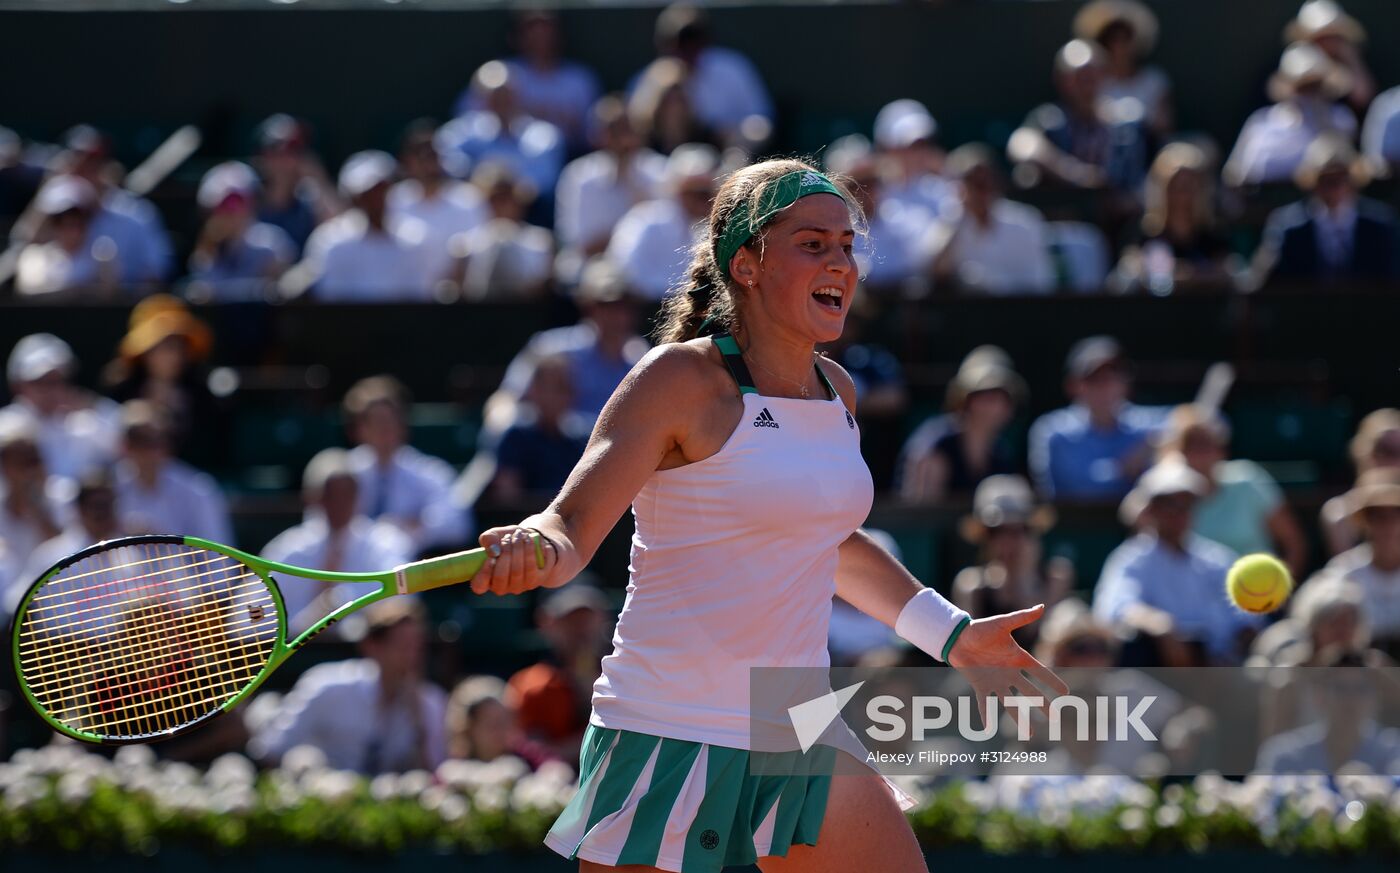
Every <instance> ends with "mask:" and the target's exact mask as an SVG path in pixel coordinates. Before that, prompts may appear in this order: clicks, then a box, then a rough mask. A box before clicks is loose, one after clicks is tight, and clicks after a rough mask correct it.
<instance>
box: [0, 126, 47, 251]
mask: <svg viewBox="0 0 1400 873" xmlns="http://www.w3.org/2000/svg"><path fill="white" fill-rule="evenodd" d="M43 181H44V168H43V167H42V166H41V165H39V164H37V163H36V162H35V161H33V160H32V159H31V158H30V157H29V156H27V155H26V154H25V148H24V142H23V141H22V140H21V139H20V138H19V134H17V133H15V132H14V131H13V130H10V129H9V128H8V127H3V126H0V239H7V238H8V237H9V235H10V228H11V226H12V225H13V224H14V222H15V219H17V218H19V216H20V214H21V213H22V212H24V207H25V205H26V204H28V203H29V201H30V200H33V199H34V195H35V194H37V193H38V192H39V186H40V184H42V183H43Z"/></svg>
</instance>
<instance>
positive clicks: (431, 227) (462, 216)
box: [388, 179, 491, 281]
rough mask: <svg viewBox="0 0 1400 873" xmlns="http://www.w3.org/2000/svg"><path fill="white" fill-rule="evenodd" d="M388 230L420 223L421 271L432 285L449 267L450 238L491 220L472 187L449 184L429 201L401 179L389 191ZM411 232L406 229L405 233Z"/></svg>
mask: <svg viewBox="0 0 1400 873" xmlns="http://www.w3.org/2000/svg"><path fill="white" fill-rule="evenodd" d="M388 209H389V226H390V227H393V228H398V226H399V224H400V223H402V222H404V221H406V220H407V221H408V222H409V224H410V225H411V224H412V223H413V222H415V221H416V222H421V223H422V225H423V227H424V229H425V231H426V233H425V235H424V238H423V248H424V254H423V257H424V259H425V267H424V270H425V272H426V273H427V275H428V276H429V277H431V278H432V279H433V280H434V281H437V280H439V279H442V278H443V277H445V276H446V275H447V274H448V271H449V270H450V269H451V267H452V247H451V242H452V238H453V237H455V236H457V235H458V234H463V233H467V232H468V231H471V230H475V229H476V228H478V227H480V226H481V225H483V224H485V223H486V222H487V221H488V220H489V219H490V218H491V210H490V209H489V208H488V207H487V205H486V198H485V197H482V196H481V192H480V191H478V190H477V189H476V187H475V186H474V185H471V184H468V183H466V182H449V183H447V184H446V185H445V186H444V187H443V188H442V189H441V190H440V191H438V193H437V194H435V195H433V196H432V197H425V196H423V186H422V185H421V184H420V183H419V182H418V181H416V180H414V179H404V180H403V181H402V182H399V183H398V184H397V185H395V186H394V187H393V188H390V189H389V204H388ZM405 230H406V231H407V232H408V233H412V232H413V228H412V227H411V226H410V227H408V228H406V229H405Z"/></svg>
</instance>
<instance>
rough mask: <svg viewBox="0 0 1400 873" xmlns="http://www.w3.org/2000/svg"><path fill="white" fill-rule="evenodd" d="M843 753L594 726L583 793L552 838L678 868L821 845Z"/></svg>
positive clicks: (557, 845)
mask: <svg viewBox="0 0 1400 873" xmlns="http://www.w3.org/2000/svg"><path fill="white" fill-rule="evenodd" d="M759 756H764V758H765V760H763V761H761V762H758V761H756V759H757V758H758V757H759ZM776 759H787V760H776ZM835 759H836V753H835V750H833V749H831V748H829V747H826V746H816V747H814V748H813V749H812V750H811V751H810V752H808V753H806V754H803V753H801V752H785V753H763V752H749V751H747V750H745V749H731V748H727V747H725V746H712V745H709V744H707V743H696V742H688V741H685V740H672V739H666V738H664V737H654V736H651V735H649V734H639V733H634V732H632V731H622V730H611V729H609V728H602V727H598V726H597V725H589V727H588V733H587V734H586V735H585V736H584V739H583V749H582V752H581V759H580V761H579V789H578V794H576V795H574V799H573V800H572V801H571V802H570V803H569V805H568V806H567V807H565V809H564V812H563V813H562V814H560V816H559V820H558V821H556V822H555V823H554V827H553V828H551V829H550V831H549V835H548V836H547V837H545V845H547V846H549V847H550V848H551V849H553V850H554V851H556V852H558V853H559V854H561V855H563V856H564V857H566V858H582V859H584V860H585V861H592V862H594V863H597V864H605V865H609V866H621V865H624V864H644V865H648V866H652V867H659V868H661V869H662V870H672V871H676V873H718V871H719V870H721V869H723V868H724V867H727V866H731V865H735V866H742V865H745V864H752V863H754V861H756V860H757V859H758V858H760V857H763V856H765V855H786V854H787V852H788V847H789V846H792V845H794V844H800V845H806V846H815V845H816V844H817V835H818V834H819V833H820V832H821V827H822V819H823V817H824V816H825V815H826V799H827V794H828V792H829V790H830V788H831V774H832V770H833V768H834V764H835ZM751 763H754V764H755V766H754V767H753V768H752V769H751V767H750V764H751ZM754 771H757V772H754ZM766 773H772V774H784V775H762V774H766Z"/></svg>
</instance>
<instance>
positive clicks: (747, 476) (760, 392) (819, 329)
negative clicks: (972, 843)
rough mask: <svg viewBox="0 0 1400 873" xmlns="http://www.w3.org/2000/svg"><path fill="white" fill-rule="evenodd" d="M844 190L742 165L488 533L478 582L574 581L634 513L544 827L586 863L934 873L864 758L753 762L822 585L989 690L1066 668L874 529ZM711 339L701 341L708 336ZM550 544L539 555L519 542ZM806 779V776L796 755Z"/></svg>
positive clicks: (825, 593)
mask: <svg viewBox="0 0 1400 873" xmlns="http://www.w3.org/2000/svg"><path fill="white" fill-rule="evenodd" d="M853 203H854V201H853V199H852V198H851V196H850V195H849V194H848V192H846V191H845V190H843V189H842V188H841V187H840V186H838V185H837V184H836V183H834V182H832V181H831V180H830V179H828V178H827V177H826V176H824V175H822V174H821V173H819V172H817V170H816V169H814V168H813V167H811V166H808V165H807V164H805V163H801V162H798V161H792V160H780V161H766V162H763V163H758V164H754V165H751V166H749V167H746V168H744V169H742V170H739V171H737V172H735V173H734V174H733V175H731V176H730V177H729V179H728V180H727V181H726V182H725V183H724V185H723V186H722V187H721V188H720V190H719V193H718V194H717V195H716V199H715V204H714V207H713V209H712V211H711V213H710V219H709V226H710V233H709V237H708V241H707V242H706V243H704V244H703V245H702V246H700V247H699V250H698V251H696V252H695V253H694V258H693V261H692V265H691V270H690V281H689V287H687V288H685V289H682V290H680V291H679V292H678V293H676V294H675V295H673V297H672V298H671V299H670V301H669V303H668V304H667V306H666V310H665V314H664V321H663V324H662V325H661V328H660V331H659V333H660V337H659V338H660V340H661V341H662V342H661V344H660V345H659V346H658V347H657V348H655V349H653V350H652V351H651V353H649V354H648V355H647V356H646V357H645V358H644V359H643V360H642V361H641V362H639V363H638V364H637V366H636V367H635V368H633V370H632V372H631V373H630V374H629V375H628V376H627V378H626V379H625V380H623V382H622V384H621V385H620V386H619V387H618V389H617V391H616V392H615V393H614V394H613V396H612V398H611V400H609V401H608V404H607V406H606V407H605V408H604V409H603V412H602V415H601V416H600V418H599V420H598V424H597V427H596V429H595V430H594V432H593V436H592V439H591V440H590V442H589V445H588V449H587V451H586V452H585V453H584V456H583V458H582V460H580V461H579V464H578V466H577V467H576V468H575V469H574V471H573V472H572V474H571V475H570V476H569V479H568V481H567V483H566V484H565V486H564V488H563V490H562V491H560V493H559V495H558V497H556V498H555V500H554V502H553V503H551V504H550V506H549V508H548V509H546V510H545V511H544V512H542V513H539V514H538V515H534V516H531V517H529V518H527V519H525V520H523V521H522V522H521V523H520V524H519V525H518V526H509V527H500V528H492V529H491V530H488V531H486V532H485V533H483V534H482V535H481V545H482V546H483V547H485V548H486V549H487V550H488V553H489V554H491V555H494V556H495V557H494V558H492V559H490V560H489V561H488V563H487V564H486V565H485V566H484V567H483V569H482V570H481V572H479V573H477V575H476V577H475V578H474V579H473V580H472V582H471V585H472V589H473V591H475V592H477V593H484V592H487V591H490V592H494V593H497V594H516V593H520V592H523V591H527V590H529V589H532V588H536V587H539V586H544V587H555V586H559V585H562V584H564V583H565V582H567V581H568V580H569V579H571V578H572V577H573V576H574V575H575V574H577V573H578V572H579V571H580V570H582V569H583V568H584V566H585V565H587V564H588V562H589V560H590V559H591V558H592V556H593V553H594V551H595V550H596V549H597V547H598V544H599V543H600V542H601V541H602V540H603V538H604V536H605V535H606V534H607V533H608V531H609V530H611V528H612V526H613V525H614V524H615V523H616V522H617V520H618V517H619V516H621V514H622V513H623V511H624V510H626V509H627V507H628V505H629V504H630V505H631V506H632V511H633V514H634V516H635V519H636V536H635V538H634V539H633V541H632V561H631V580H630V583H629V585H628V587H627V601H626V604H625V606H624V607H623V610H622V614H621V617H620V618H619V620H618V625H617V632H616V634H615V636H614V638H613V652H612V654H611V655H609V656H608V657H606V658H604V659H603V675H602V677H601V678H599V679H598V681H597V683H596V684H595V685H594V688H593V714H592V718H591V719H590V727H589V730H588V733H587V735H586V736H585V739H584V743H583V749H582V760H581V762H580V785H579V791H578V794H577V795H576V796H575V798H574V800H573V802H572V803H570V804H569V806H568V807H567V808H566V809H565V811H564V813H563V814H562V815H561V816H560V818H559V820H558V821H557V822H556V823H555V825H554V827H553V829H552V830H551V831H550V833H549V836H548V837H547V838H546V843H547V844H548V845H549V846H550V847H551V848H553V849H554V850H555V851H557V852H559V853H560V854H562V855H565V856H567V857H576V858H578V859H580V870H581V871H582V873H591V871H603V870H619V871H628V873H633V871H637V873H640V871H651V870H667V871H680V873H710V871H718V870H720V869H722V868H723V867H725V866H727V865H742V864H750V863H754V862H755V861H756V862H757V863H758V865H759V867H760V868H761V869H762V870H764V871H765V873H775V871H802V873H821V871H833V873H834V871H851V870H879V871H882V873H913V871H924V870H925V869H926V868H925V865H924V861H923V854H922V852H921V851H920V849H919V846H918V843H917V842H916V841H915V839H914V835H913V832H912V830H911V829H910V827H909V825H908V823H907V821H906V820H905V818H904V816H903V814H902V811H901V807H900V803H899V802H898V799H897V795H896V792H895V790H894V789H893V788H892V787H891V786H890V785H889V783H887V782H886V781H885V780H884V779H883V778H882V777H880V776H878V775H875V774H874V773H873V772H872V773H870V774H869V775H868V776H867V775H861V776H849V777H847V776H842V777H840V778H836V779H832V778H830V775H829V773H827V774H826V775H821V774H815V773H814V774H812V775H756V774H753V773H750V767H749V756H750V752H749V750H748V743H749V670H750V668H752V667H777V666H792V667H825V666H827V665H828V663H829V662H828V658H827V648H826V645H827V628H828V624H829V622H830V617H831V597H832V595H833V594H839V595H840V596H841V597H842V598H843V599H845V600H847V601H848V602H850V603H851V604H853V605H855V606H856V607H857V608H859V609H861V610H863V611H864V612H867V613H869V614H870V615H872V616H874V617H875V618H877V619H879V620H880V621H882V622H884V623H886V624H888V625H891V626H893V627H894V628H895V630H896V632H898V633H899V634H900V635H901V636H902V637H904V638H905V639H906V640H908V641H909V642H911V643H913V644H914V645H916V646H918V647H919V648H921V649H923V650H924V651H925V652H927V653H929V654H930V655H932V656H933V657H935V658H939V659H941V660H945V661H947V662H948V663H950V664H951V665H952V666H954V667H957V668H960V669H963V670H964V672H967V668H969V667H976V668H978V669H977V670H976V671H974V672H973V673H971V674H970V675H969V678H970V679H971V680H972V683H973V686H974V689H975V690H976V692H977V694H978V696H979V697H980V698H981V699H982V701H983V706H984V713H985V711H986V710H985V706H986V703H987V700H988V698H989V696H990V695H992V694H1002V695H1006V694H1010V693H1013V691H1012V689H1013V688H1014V687H1015V686H1017V685H1019V686H1020V687H1021V688H1022V689H1028V688H1030V687H1031V686H1030V685H1028V684H1027V680H1026V679H1025V678H1024V677H1023V676H1022V671H1025V672H1026V673H1027V674H1028V675H1030V676H1031V677H1034V678H1035V679H1037V680H1038V681H1039V683H1040V684H1041V685H1042V686H1044V687H1046V688H1048V689H1053V691H1054V692H1055V693H1064V692H1065V686H1064V684H1063V683H1062V682H1060V681H1059V679H1058V677H1056V676H1055V675H1054V674H1053V673H1051V672H1050V671H1049V670H1048V669H1046V668H1045V667H1044V666H1043V665H1041V664H1040V663H1039V662H1038V661H1036V660H1035V659H1033V658H1032V657H1031V656H1030V655H1029V654H1027V653H1026V652H1025V651H1024V650H1023V649H1021V647H1020V646H1018V645H1017V644H1016V643H1015V642H1014V641H1013V640H1012V638H1011V631H1012V630H1013V629H1015V628H1017V627H1020V626H1021V625H1024V624H1027V623H1029V622H1031V621H1033V620H1035V619H1036V618H1037V617H1038V616H1039V615H1040V613H1041V611H1042V609H1043V607H1041V606H1037V607H1035V608H1033V609H1027V610H1023V611H1021V612H1016V613H1011V614H1009V615H1002V616H998V617H995V618H988V619H981V620H977V621H971V620H970V618H969V616H968V614H967V613H965V612H963V611H961V610H959V609H957V608H956V607H954V606H953V605H952V604H950V603H949V602H948V601H947V600H945V599H944V598H943V597H941V596H940V595H938V594H937V593H936V592H934V591H933V590H932V589H929V588H924V587H923V586H922V585H920V584H919V582H918V581H917V580H915V579H914V578H913V576H911V575H910V574H909V573H908V571H906V570H905V569H904V568H903V567H902V566H901V565H900V564H899V563H898V562H897V561H896V560H895V559H894V558H893V557H892V556H891V555H890V554H889V553H888V552H886V551H884V550H883V549H881V548H880V547H879V546H878V545H876V543H875V542H873V541H872V540H871V539H870V537H868V536H866V535H865V534H864V533H862V532H861V531H859V530H858V528H859V526H860V525H861V523H862V522H863V521H864V520H865V518H866V515H867V514H868V513H869V511H870V507H871V500H872V492H873V487H872V484H871V479H870V473H869V471H868V470H867V469H866V466H865V463H864V461H863V460H862V458H861V454H860V437H859V431H858V430H857V429H856V424H855V419H854V417H853V415H852V413H853V412H854V410H855V405H856V397H855V388H854V386H853V384H852V382H851V377H850V376H849V375H847V374H846V372H845V371H844V370H843V369H842V368H841V367H840V366H838V365H837V364H836V363H834V362H832V361H831V360H829V359H827V358H825V357H822V356H820V355H818V354H817V353H816V351H815V346H816V345H817V344H818V343H823V342H829V341H831V340H834V339H836V338H837V337H838V336H840V334H841V329H842V325H843V323H844V321H845V318H846V313H847V312H848V311H849V310H850V307H851V302H852V297H853V295H854V294H855V291H856V284H857V279H858V276H857V269H856V265H855V261H854V260H853V259H852V255H851V250H852V243H853V241H854V238H855V233H856V227H857V225H858V223H859V221H860V216H859V214H858V211H857V208H856V207H855V206H854V205H853ZM710 330H713V333H711V334H710V335H703V336H702V335H701V334H702V333H707V332H708V331H710ZM530 531H537V532H538V533H540V534H541V535H542V536H543V538H544V539H545V540H546V541H547V544H548V548H546V549H545V562H544V566H543V567H542V568H540V567H538V566H537V564H536V558H535V553H534V549H533V548H532V547H529V546H528V533H529V532H530ZM798 769H800V768H798Z"/></svg>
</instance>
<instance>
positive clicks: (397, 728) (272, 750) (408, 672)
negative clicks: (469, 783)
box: [250, 597, 447, 776]
mask: <svg viewBox="0 0 1400 873" xmlns="http://www.w3.org/2000/svg"><path fill="white" fill-rule="evenodd" d="M363 615H364V619H365V624H366V626H367V628H366V630H365V634H364V637H363V638H362V639H361V640H360V642H359V648H360V654H361V655H362V656H363V657H361V658H357V659H351V660H348V661H334V662H331V663H328V664H318V665H316V666H315V667H312V668H311V669H310V670H307V671H306V672H305V673H303V674H302V676H301V678H300V679H298V680H297V684H296V686H295V687H294V688H293V689H292V690H291V692H289V693H288V694H287V696H286V697H285V698H284V699H283V700H282V703H281V706H280V708H279V710H278V712H277V714H276V715H275V716H274V717H273V719H272V721H271V723H270V724H268V725H266V726H264V728H263V729H262V730H261V731H260V732H259V733H258V734H257V735H255V736H254V737H253V741H252V742H251V743H250V751H252V753H253V755H254V757H256V758H258V759H259V760H262V761H264V762H265V763H268V764H272V765H275V764H276V763H278V762H279V761H281V760H282V756H283V755H285V754H286V753H287V752H288V751H289V750H290V749H293V748H295V747H296V746H300V745H310V746H314V747H316V748H318V749H320V750H321V751H322V752H324V753H325V755H326V763H327V764H328V765H329V766H330V767H332V768H334V769H337V770H353V771H355V772H358V773H363V774H365V775H368V776H373V775H375V774H378V773H402V772H406V771H409V770H429V771H431V770H434V769H436V768H437V766H438V765H439V764H441V763H442V762H443V760H444V759H445V758H446V757H447V749H446V736H445V728H444V723H445V722H444V716H445V715H446V712H447V695H446V694H444V693H443V692H442V689H440V688H438V687H437V686H436V685H433V684H432V683H430V682H428V681H426V679H424V662H425V660H426V655H427V648H428V629H427V613H426V611H425V610H424V609H423V606H422V604H421V603H419V602H418V601H417V600H416V599H412V598H405V597H396V598H393V599H391V600H385V601H381V602H379V603H375V604H373V605H371V606H369V607H367V608H366V609H365V610H364V613H363Z"/></svg>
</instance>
